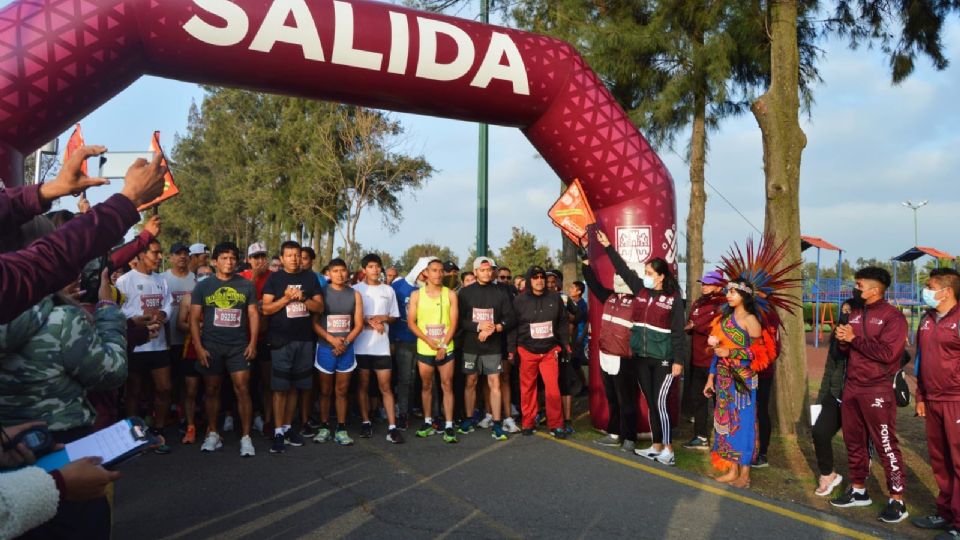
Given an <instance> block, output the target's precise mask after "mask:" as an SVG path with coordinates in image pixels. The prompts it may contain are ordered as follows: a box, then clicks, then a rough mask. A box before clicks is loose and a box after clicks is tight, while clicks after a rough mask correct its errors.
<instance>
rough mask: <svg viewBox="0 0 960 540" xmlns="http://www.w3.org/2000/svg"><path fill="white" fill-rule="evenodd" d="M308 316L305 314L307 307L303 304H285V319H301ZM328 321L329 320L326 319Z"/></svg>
mask: <svg viewBox="0 0 960 540" xmlns="http://www.w3.org/2000/svg"><path fill="white" fill-rule="evenodd" d="M307 315H309V314H308V313H307V305H306V304H304V303H303V302H290V303H289V304H287V318H288V319H301V318H303V317H306V316H307ZM327 320H328V321H329V320H330V319H329V318H328V319H327Z"/></svg>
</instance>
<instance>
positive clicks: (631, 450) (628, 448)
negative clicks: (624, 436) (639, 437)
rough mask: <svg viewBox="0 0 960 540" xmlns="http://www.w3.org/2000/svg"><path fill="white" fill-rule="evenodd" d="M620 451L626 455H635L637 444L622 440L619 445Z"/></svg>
mask: <svg viewBox="0 0 960 540" xmlns="http://www.w3.org/2000/svg"><path fill="white" fill-rule="evenodd" d="M620 451H621V452H626V453H628V454H635V453H636V452H637V443H636V442H634V441H628V440H624V441H623V444H622V445H620Z"/></svg>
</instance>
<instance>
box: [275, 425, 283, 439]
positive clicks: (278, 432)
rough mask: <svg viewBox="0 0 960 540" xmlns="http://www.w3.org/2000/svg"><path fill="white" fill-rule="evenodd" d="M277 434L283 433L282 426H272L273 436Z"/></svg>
mask: <svg viewBox="0 0 960 540" xmlns="http://www.w3.org/2000/svg"><path fill="white" fill-rule="evenodd" d="M277 435H283V428H282V427H278V428H274V430H273V436H274V437H276V436H277Z"/></svg>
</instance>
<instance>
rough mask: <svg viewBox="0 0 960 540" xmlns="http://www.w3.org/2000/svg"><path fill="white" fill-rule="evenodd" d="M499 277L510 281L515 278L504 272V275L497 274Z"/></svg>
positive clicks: (501, 279)
mask: <svg viewBox="0 0 960 540" xmlns="http://www.w3.org/2000/svg"><path fill="white" fill-rule="evenodd" d="M497 279H499V280H500V281H509V280H511V279H513V276H508V275H506V274H504V275H502V276H497Z"/></svg>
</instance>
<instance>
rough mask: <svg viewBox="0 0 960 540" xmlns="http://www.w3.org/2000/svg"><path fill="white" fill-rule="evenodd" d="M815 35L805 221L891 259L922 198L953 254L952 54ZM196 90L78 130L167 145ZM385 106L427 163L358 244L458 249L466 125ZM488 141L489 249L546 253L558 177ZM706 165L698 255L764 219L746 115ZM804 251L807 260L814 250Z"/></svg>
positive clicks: (925, 238) (907, 236) (852, 252)
mask: <svg viewBox="0 0 960 540" xmlns="http://www.w3.org/2000/svg"><path fill="white" fill-rule="evenodd" d="M8 3H10V2H9V1H8V0H0V7H2V6H4V5H6V4H8ZM943 41H944V44H945V47H946V52H947V57H948V58H950V59H953V60H954V61H955V62H957V63H960V22H958V20H957V19H956V18H954V19H951V20H950V21H949V23H948V24H947V25H946V26H945V28H944V35H943ZM822 47H823V49H824V58H823V60H821V63H820V65H819V68H820V71H821V75H822V77H823V79H824V81H823V83H822V84H820V85H818V86H817V87H816V88H815V99H816V104H815V105H814V106H813V109H812V112H811V115H810V117H806V116H804V117H803V118H802V127H803V130H804V132H805V133H806V135H807V140H808V142H807V147H806V149H805V150H804V152H803V158H802V166H801V183H800V197H801V198H800V208H801V210H800V211H801V216H800V221H801V227H802V231H803V234H806V235H811V236H820V237H823V238H825V239H826V240H828V241H830V242H832V243H834V244H836V245H838V246H840V247H841V248H843V249H844V250H845V252H846V253H845V254H844V257H845V258H852V259H856V258H858V257H864V258H872V257H875V258H878V259H889V258H890V257H892V256H895V255H897V254H899V253H901V252H903V251H905V250H906V249H908V248H909V247H911V246H913V245H914V227H913V212H912V211H911V210H909V209H907V208H904V207H903V206H902V205H901V203H902V202H903V201H906V200H908V199H909V200H912V201H914V202H917V201H921V200H929V204H928V205H927V206H925V207H923V208H922V209H920V210H919V214H918V217H919V243H920V245H925V246H933V247H937V248H939V249H942V250H944V251H947V252H950V253H953V254H954V255H957V254H960V238H958V235H957V234H956V230H957V227H956V224H957V215H958V211H960V176H958V172H957V171H958V170H960V129H958V126H960V101H958V99H957V96H960V71H958V67H957V65H956V64H954V65H951V66H950V67H948V68H947V69H946V70H944V71H936V70H934V69H933V68H932V67H931V66H930V64H929V62H927V61H926V60H924V59H922V58H921V59H918V68H917V70H916V72H915V73H914V74H913V75H912V76H911V77H910V78H909V79H908V80H907V81H905V82H904V83H902V84H901V85H899V86H892V85H891V84H890V76H889V68H888V66H887V63H886V60H885V58H884V57H883V56H882V55H881V54H880V53H879V52H877V51H871V50H868V49H864V48H861V49H859V50H856V51H851V50H849V49H848V48H847V47H846V45H845V44H844V43H842V42H839V41H829V42H825V43H823V44H822ZM202 97H203V94H202V90H201V89H200V88H199V87H198V86H197V85H194V84H188V83H183V82H177V81H171V80H164V79H159V78H155V77H145V78H142V79H140V80H139V81H137V82H136V83H134V84H133V85H131V86H130V87H129V88H127V89H126V90H125V91H123V92H122V93H120V94H119V95H118V96H116V97H115V98H113V99H112V100H111V101H109V102H107V103H106V104H104V105H103V106H102V107H101V108H100V109H98V110H97V111H95V112H93V113H92V114H90V115H89V116H87V117H86V118H83V119H81V121H80V122H81V124H82V128H83V133H84V137H85V139H86V141H87V142H88V143H90V144H93V143H96V144H104V145H106V146H107V147H108V148H110V149H111V150H113V151H143V150H146V149H147V145H148V143H149V137H150V134H151V133H152V132H153V131H154V130H160V131H161V137H162V142H163V143H164V145H165V146H166V147H170V146H172V144H173V140H174V134H175V133H181V134H182V133H184V132H185V129H186V121H187V112H188V110H189V107H190V104H191V103H192V102H197V103H199V102H200V101H201V100H202ZM396 118H397V119H399V120H400V121H401V123H402V124H403V125H404V127H405V129H406V135H407V139H408V150H409V151H410V152H411V153H420V154H423V155H424V156H426V158H427V159H428V160H429V161H430V163H431V164H433V165H434V166H435V167H436V169H437V173H436V174H435V175H434V177H433V178H432V179H430V180H429V181H428V183H427V184H426V186H425V187H424V188H423V189H421V190H419V191H417V192H413V193H408V194H406V195H405V196H404V197H403V207H404V220H403V222H402V223H401V224H400V227H399V230H398V232H397V233H396V234H393V235H390V234H389V233H386V232H384V230H383V227H382V223H381V217H380V216H379V215H378V214H377V213H375V212H372V213H368V214H366V215H364V216H363V218H362V220H361V222H360V225H359V228H358V240H359V242H360V243H361V244H362V245H363V246H364V247H365V248H371V249H378V250H382V251H386V252H389V253H391V254H393V255H394V256H399V255H401V254H402V253H403V251H404V250H405V249H406V248H407V247H409V246H410V245H413V244H416V243H421V242H426V241H429V242H433V243H438V244H441V245H445V246H449V247H451V248H452V249H453V251H454V252H455V253H457V254H459V255H460V256H461V260H462V259H463V258H466V256H467V253H468V250H469V249H470V248H471V247H472V246H473V245H474V243H475V238H476V167H477V137H478V135H477V132H478V129H477V125H476V124H472V123H468V122H460V121H454V120H447V119H440V118H433V117H425V116H416V115H409V114H397V115H396ZM67 135H69V133H65V134H64V136H63V137H62V138H61V148H62V147H63V143H64V142H65V137H66V136H67ZM687 136H688V135H687ZM679 147H680V148H683V144H681V145H679ZM489 152H490V202H489V223H490V228H489V244H490V246H491V248H492V249H493V250H495V251H496V250H498V249H500V248H501V247H502V246H503V245H504V244H505V243H506V242H507V240H508V239H509V237H510V233H511V228H512V227H523V228H524V229H526V230H527V231H530V232H532V233H533V234H535V235H536V236H537V238H538V240H539V242H540V243H543V244H547V245H549V246H550V247H551V253H553V252H555V251H556V250H557V249H558V248H559V246H560V233H559V230H558V229H556V228H555V227H554V226H553V225H552V224H551V223H550V220H549V219H548V218H547V215H546V212H547V209H548V208H549V206H550V205H551V204H552V203H553V201H554V200H555V199H556V198H557V196H558V194H559V190H560V182H559V178H558V177H557V175H556V174H555V173H554V172H553V171H552V170H551V169H550V168H549V166H547V164H546V163H545V162H544V161H543V159H541V158H540V157H539V156H538V155H537V152H536V150H535V149H534V148H533V147H532V146H531V145H530V143H529V142H528V141H527V140H526V138H525V137H524V136H523V134H522V133H521V132H520V131H519V130H517V129H515V128H502V127H497V126H491V128H490V151H489ZM661 158H662V159H663V161H664V162H665V163H666V165H667V167H668V168H669V170H670V172H671V174H672V176H673V178H674V181H675V186H676V194H677V219H678V227H679V229H680V230H681V231H683V230H684V229H685V226H686V217H687V207H688V193H689V187H690V184H689V181H688V179H687V164H686V163H685V162H684V159H683V156H682V155H678V154H676V153H672V152H669V151H664V152H661ZM174 172H176V171H174ZM706 177H707V181H708V182H709V183H710V184H711V185H712V186H713V187H712V188H711V187H708V188H707V195H708V201H707V212H706V224H705V231H704V240H705V255H706V258H707V260H708V261H709V260H717V259H718V258H719V256H720V255H721V254H722V253H724V252H725V251H726V250H727V249H728V247H729V246H730V245H731V244H732V243H733V242H741V243H742V241H743V240H744V239H745V238H746V237H747V236H749V235H751V234H752V235H754V236H756V235H757V232H756V230H755V229H754V227H756V228H759V229H762V228H763V219H764V217H763V216H764V198H765V197H764V187H763V186H764V180H763V163H762V145H761V139H760V131H759V128H758V127H757V124H756V121H755V120H754V119H753V117H752V116H751V115H749V114H747V115H745V116H742V117H739V118H735V119H731V120H728V121H726V122H724V123H723V124H721V126H720V129H719V130H718V131H717V132H714V133H712V135H711V139H710V149H709V154H708V166H707V171H706ZM118 183H119V182H115V185H112V186H109V187H104V188H99V189H98V190H96V191H94V192H92V193H91V194H90V198H91V201H92V202H97V201H100V200H103V199H105V198H106V197H107V196H109V195H110V194H112V193H113V192H115V191H117V190H119V186H118V185H116V184H118ZM718 193H719V194H722V197H723V198H725V199H726V200H727V201H729V202H726V201H724V200H723V198H721V196H720V195H719V194H718ZM67 204H72V201H68V202H67ZM731 204H732V206H733V207H735V208H736V210H735V209H734V208H733V207H732V206H731ZM738 211H739V213H738ZM740 213H742V214H743V216H741V215H740ZM682 238H683V237H681V240H682ZM214 240H215V239H207V241H208V242H212V241H214ZM805 256H806V258H807V260H813V258H814V257H815V252H813V251H810V252H808V253H806V254H805ZM831 261H832V262H831ZM835 261H836V256H835V254H827V253H825V254H824V264H835Z"/></svg>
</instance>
